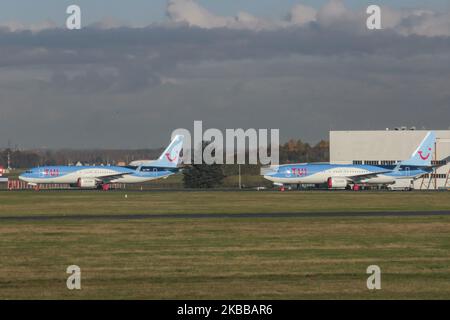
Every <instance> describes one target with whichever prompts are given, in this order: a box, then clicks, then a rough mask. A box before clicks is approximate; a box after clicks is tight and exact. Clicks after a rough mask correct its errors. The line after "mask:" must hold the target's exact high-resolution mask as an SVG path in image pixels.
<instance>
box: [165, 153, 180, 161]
mask: <svg viewBox="0 0 450 320" xmlns="http://www.w3.org/2000/svg"><path fill="white" fill-rule="evenodd" d="M166 158H167V160H169V162H175V161H177V158H178V156H176V155H175V156H174V157H171V156H170V153H169V152H167V153H166Z"/></svg>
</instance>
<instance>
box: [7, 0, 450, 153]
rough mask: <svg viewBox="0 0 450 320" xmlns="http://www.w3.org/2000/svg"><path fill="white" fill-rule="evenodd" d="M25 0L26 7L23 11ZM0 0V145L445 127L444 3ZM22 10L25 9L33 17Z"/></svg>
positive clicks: (448, 83)
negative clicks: (198, 132)
mask: <svg viewBox="0 0 450 320" xmlns="http://www.w3.org/2000/svg"><path fill="white" fill-rule="evenodd" d="M31 3H33V4H32V5H31ZM72 3H74V1H61V0H40V1H39V4H40V5H39V6H37V5H36V4H34V2H32V1H24V0H15V1H12V0H3V1H1V3H0V6H1V10H0V147H4V146H6V145H7V144H8V141H10V142H11V143H12V144H13V145H16V144H17V145H19V146H20V147H23V148H34V147H51V148H61V147H70V148H141V147H159V146H161V145H163V144H165V143H166V142H167V141H168V139H169V136H170V133H171V132H172V130H174V129H176V128H188V129H191V128H192V125H193V121H194V120H203V122H204V126H205V127H206V128H210V127H215V128H220V129H224V128H239V127H242V128H279V129H280V134H281V139H282V140H283V141H284V140H286V139H288V138H290V137H294V138H302V139H304V140H306V141H310V142H316V141H318V140H319V139H321V138H327V136H328V131H329V130H330V129H338V130H345V129H384V128H386V127H395V126H401V125H408V126H417V127H418V128H422V127H426V128H436V129H447V128H449V127H450V89H449V88H450V1H448V0H445V1H444V0H434V1H415V0H408V1H407V0H397V1H381V0H380V1H377V2H376V4H380V5H381V7H382V25H383V30H377V31H369V30H367V29H366V18H367V15H366V14H365V9H366V6H367V5H368V4H375V2H374V1H350V0H349V1H342V0H324V1H307V0H257V1H256V0H246V1H238V0H223V1H222V0H217V1H206V0H205V1H200V0H199V1H193V0H169V1H164V0H134V1H127V2H125V1H119V0H116V1H115V0H109V1H106V0H105V1H103V0H96V1H92V0H90V1H87V0H86V1H82V0H80V1H76V3H77V4H79V5H80V6H81V10H82V26H83V28H82V30H77V31H69V30H66V29H65V19H66V17H67V15H66V14H65V9H66V7H67V5H69V4H72ZM30 6H32V8H30Z"/></svg>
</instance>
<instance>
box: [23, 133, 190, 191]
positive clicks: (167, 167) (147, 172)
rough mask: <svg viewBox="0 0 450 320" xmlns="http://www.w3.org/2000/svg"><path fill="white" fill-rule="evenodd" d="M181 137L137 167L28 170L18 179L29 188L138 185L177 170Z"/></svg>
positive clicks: (106, 188)
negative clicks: (46, 185)
mask: <svg viewBox="0 0 450 320" xmlns="http://www.w3.org/2000/svg"><path fill="white" fill-rule="evenodd" d="M183 140H184V136H181V135H178V136H175V138H174V139H173V140H172V142H171V143H170V145H169V146H168V147H167V148H166V150H164V152H163V153H162V154H161V156H160V157H159V159H158V160H154V161H143V162H141V163H140V164H139V165H132V164H130V165H128V166H126V167H118V166H45V167H37V168H33V169H29V170H27V171H25V172H24V173H23V174H22V175H20V176H19V179H20V180H22V181H26V182H27V183H28V184H30V185H35V186H37V185H39V184H50V183H52V184H53V183H61V184H71V185H74V186H77V187H79V188H103V189H104V190H108V189H109V184H110V183H142V182H147V181H151V180H155V179H160V178H167V177H168V176H171V175H173V174H175V173H177V172H179V170H180V168H179V167H178V163H179V160H180V153H181V150H182V148H183Z"/></svg>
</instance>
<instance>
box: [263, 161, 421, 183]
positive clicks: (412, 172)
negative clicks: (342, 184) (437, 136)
mask: <svg viewBox="0 0 450 320" xmlns="http://www.w3.org/2000/svg"><path fill="white" fill-rule="evenodd" d="M426 173H428V171H426V170H425V169H424V168H418V167H403V168H400V170H398V171H395V170H394V166H371V165H340V164H314V163H312V164H288V165H281V166H278V167H277V168H276V169H275V170H273V171H272V172H268V173H266V174H264V178H266V179H268V180H270V181H273V182H274V183H280V184H324V183H327V182H328V181H329V179H330V178H339V179H346V180H348V182H349V183H350V182H351V181H352V179H354V180H358V183H361V184H393V183H395V181H396V180H397V179H414V178H416V177H418V176H421V175H423V174H426Z"/></svg>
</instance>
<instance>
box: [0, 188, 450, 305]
mask: <svg viewBox="0 0 450 320" xmlns="http://www.w3.org/2000/svg"><path fill="white" fill-rule="evenodd" d="M335 210H336V211H377V210H388V211H416V210H450V194H449V193H445V192H442V193H365V192H362V193H353V192H337V193H334V192H305V193H303V192H286V193H276V192H155V193H147V192H145V193H139V192H133V193H129V194H128V198H127V199H125V194H124V193H122V192H110V193H108V192H106V193H104V192H40V193H36V192H19V193H14V192H11V193H10V192H1V193H0V217H2V216H3V217H5V216H23V215H40V214H45V215H49V214H50V215H71V214H87V215H89V214H102V213H108V214H111V213H113V214H119V213H189V212H195V213H220V212H227V213H240V212H254V213H258V212H302V211H304V212H310V211H335ZM0 250H1V253H0V254H1V256H0V298H2V299H18V298H26V299H28V298H39V299H50V298H63V299H84V298H86V299H95V298H101V299H103V298H112V299H131V298H140V299H159V298H175V299H206V298H209V299H219V298H223V299H231V298H236V299H240V298H248V299H297V298H302V299H303V298H304V299H313V298H320V299H344V298H355V299H383V298H386V299H392V298H401V299H418V298H426V299H431V298H437V299H449V298H450V254H449V253H450V217H449V216H433V217H402V218H400V217H358V218H339V219H338V218H324V217H321V218H289V219H287V218H270V219H258V218H248V219H220V218H214V219H144V220H102V219H98V220H65V219H63V218H62V219H56V220H46V221H19V220H0ZM72 264H76V265H78V266H80V267H81V270H82V290H80V291H69V290H68V289H67V288H66V285H65V282H66V279H67V276H68V275H67V274H66V273H65V270H66V268H67V266H69V265H72ZM371 264H376V265H379V266H380V268H381V270H382V290H379V291H369V290H368V289H367V288H366V280H367V277H368V275H367V274H366V268H367V266H369V265H371Z"/></svg>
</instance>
